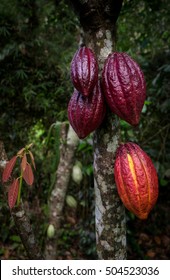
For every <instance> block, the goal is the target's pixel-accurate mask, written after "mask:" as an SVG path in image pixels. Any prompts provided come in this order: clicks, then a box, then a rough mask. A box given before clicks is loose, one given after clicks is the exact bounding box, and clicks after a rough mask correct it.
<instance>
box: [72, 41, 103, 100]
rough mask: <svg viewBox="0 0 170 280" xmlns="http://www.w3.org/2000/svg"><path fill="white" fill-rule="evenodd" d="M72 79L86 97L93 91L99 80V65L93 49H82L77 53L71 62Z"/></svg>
mask: <svg viewBox="0 0 170 280" xmlns="http://www.w3.org/2000/svg"><path fill="white" fill-rule="evenodd" d="M71 79H72V83H73V85H74V87H75V88H76V89H77V90H78V91H79V92H81V93H82V94H83V95H84V96H88V95H89V94H90V93H91V92H92V91H93V89H94V87H95V85H96V83H97V80H98V63H97V60H96V58H95V55H94V53H93V52H92V50H91V49H89V48H87V47H82V48H80V49H79V50H78V51H77V52H76V53H75V55H74V57H73V59H72V62H71Z"/></svg>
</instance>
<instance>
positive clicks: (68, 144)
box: [45, 124, 79, 260]
mask: <svg viewBox="0 0 170 280" xmlns="http://www.w3.org/2000/svg"><path fill="white" fill-rule="evenodd" d="M78 143H79V138H78V136H77V135H76V133H75V132H74V131H73V129H72V127H71V126H69V130H68V133H66V124H63V126H62V128H61V145H60V162H59V165H58V169H57V172H56V183H55V186H54V189H53V191H52V193H51V196H50V199H49V225H53V227H54V229H55V233H54V236H53V237H52V238H48V239H47V241H46V248H45V257H46V259H47V260H55V259H56V256H57V242H58V235H59V230H60V224H61V221H62V216H63V207H64V203H65V197H66V192H67V188H68V185H69V180H70V174H71V171H72V167H73V162H74V155H75V151H76V149H77V145H78Z"/></svg>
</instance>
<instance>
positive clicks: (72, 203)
mask: <svg viewBox="0 0 170 280" xmlns="http://www.w3.org/2000/svg"><path fill="white" fill-rule="evenodd" d="M66 203H67V205H68V206H69V207H71V208H76V207H77V201H76V200H75V198H74V197H73V196H72V195H67V196H66Z"/></svg>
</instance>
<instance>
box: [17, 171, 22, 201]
mask: <svg viewBox="0 0 170 280" xmlns="http://www.w3.org/2000/svg"><path fill="white" fill-rule="evenodd" d="M22 181H23V176H22V172H21V176H20V180H19V191H18V197H17V206H19V204H20V200H21V188H22Z"/></svg>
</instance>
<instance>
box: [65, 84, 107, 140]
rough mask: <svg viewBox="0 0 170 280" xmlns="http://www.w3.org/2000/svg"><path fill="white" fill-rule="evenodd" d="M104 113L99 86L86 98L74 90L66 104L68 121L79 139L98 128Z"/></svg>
mask: <svg viewBox="0 0 170 280" xmlns="http://www.w3.org/2000/svg"><path fill="white" fill-rule="evenodd" d="M105 112H106V104H105V100H104V96H103V94H102V91H101V87H100V84H97V85H96V86H95V88H94V90H93V92H92V94H90V95H89V96H86V97H85V96H83V95H82V94H81V93H80V92H78V91H77V90H75V91H74V93H73V95H72V97H71V99H70V102H69V104H68V119H69V121H70V124H71V126H72V127H73V129H74V131H75V132H76V133H77V135H78V137H79V138H80V139H83V138H85V137H86V136H88V135H89V134H90V133H91V132H92V131H94V130H95V129H97V128H98V127H99V126H100V124H101V123H102V121H103V119H104V116H105Z"/></svg>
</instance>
